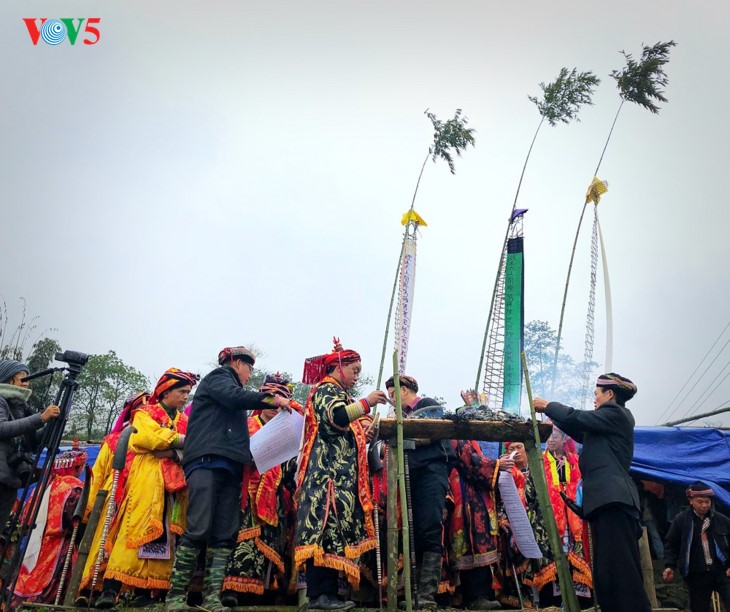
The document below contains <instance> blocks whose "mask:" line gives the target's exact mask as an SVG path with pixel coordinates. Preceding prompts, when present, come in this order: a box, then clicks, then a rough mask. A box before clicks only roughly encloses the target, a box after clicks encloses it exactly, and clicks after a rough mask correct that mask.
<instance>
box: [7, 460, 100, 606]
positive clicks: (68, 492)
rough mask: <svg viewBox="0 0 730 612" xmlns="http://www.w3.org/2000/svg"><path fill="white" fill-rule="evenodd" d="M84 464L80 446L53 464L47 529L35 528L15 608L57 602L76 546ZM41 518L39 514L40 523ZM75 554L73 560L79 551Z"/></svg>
mask: <svg viewBox="0 0 730 612" xmlns="http://www.w3.org/2000/svg"><path fill="white" fill-rule="evenodd" d="M85 465H86V452H84V451H82V450H80V449H79V448H78V447H76V448H74V449H73V450H70V451H66V452H64V453H62V454H61V455H59V456H58V457H57V458H56V460H55V461H54V465H53V480H52V481H51V484H50V486H49V487H48V489H47V491H46V495H47V496H48V499H47V500H46V499H44V500H43V501H42V502H41V508H42V511H41V512H43V511H44V510H45V509H46V508H47V514H46V517H45V526H44V527H43V529H42V531H40V530H39V529H34V530H33V532H32V533H31V536H30V540H29V543H28V546H27V549H26V554H25V559H24V561H23V566H22V567H21V569H20V574H19V575H18V582H17V584H16V585H15V593H14V595H15V598H14V604H13V609H15V608H16V607H20V606H21V605H22V603H24V602H25V603H47V604H52V603H53V602H54V601H55V599H56V594H57V593H58V587H59V586H60V580H61V574H62V572H63V566H64V563H65V561H66V555H67V553H68V549H69V546H73V545H74V543H73V542H71V536H72V534H73V514H74V511H75V510H76V504H77V503H78V501H79V497H80V496H81V490H82V489H83V486H84V483H82V482H81V481H80V480H79V476H80V475H81V473H82V472H83V471H84V466H85ZM44 497H45V496H44ZM41 517H42V515H41V514H39V517H38V518H39V520H42V518H41ZM39 527H40V525H39ZM72 555H73V556H72V561H73V560H75V558H76V551H73V552H72ZM69 571H70V570H69ZM69 578H70V574H68V575H67V576H66V583H65V584H64V585H63V589H62V591H61V597H63V594H64V592H65V588H67V587H68V580H69Z"/></svg>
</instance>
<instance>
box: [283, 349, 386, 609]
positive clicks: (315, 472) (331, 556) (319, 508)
mask: <svg viewBox="0 0 730 612" xmlns="http://www.w3.org/2000/svg"><path fill="white" fill-rule="evenodd" d="M361 370H362V365H361V363H360V355H359V354H358V353H357V352H355V351H352V350H343V349H342V347H341V345H340V344H339V341H338V340H336V339H335V350H334V351H333V352H332V353H330V354H329V355H323V356H320V357H315V358H312V359H309V360H307V362H306V363H305V373H304V383H305V384H311V383H315V386H314V387H313V388H312V390H311V392H310V394H309V398H308V399H307V403H306V405H305V407H304V419H305V422H304V447H303V449H302V453H301V459H300V464H299V472H298V474H297V493H296V500H297V503H298V509H297V524H296V531H295V536H294V546H295V548H294V564H295V566H296V567H297V568H300V567H301V566H303V565H305V564H306V576H307V594H308V596H309V599H310V603H309V609H310V610H347V609H349V608H352V607H354V605H355V604H354V603H353V602H351V601H341V600H340V599H338V597H337V594H338V572H340V571H341V572H344V574H345V576H346V577H347V580H348V581H349V582H350V584H351V585H352V586H353V588H357V587H358V586H359V583H360V567H359V560H360V557H361V556H362V555H363V553H365V552H367V551H368V550H372V549H374V548H375V546H376V541H375V529H374V525H373V502H372V497H371V495H370V485H369V482H368V462H367V449H366V446H367V443H368V433H367V426H368V424H369V421H370V419H369V417H368V418H364V417H366V415H369V414H370V411H371V410H372V409H373V408H374V407H375V406H377V405H378V404H383V403H385V402H386V397H385V393H383V392H382V391H379V390H376V391H372V392H371V393H370V394H369V395H368V396H367V397H365V398H363V399H360V400H353V399H352V398H351V397H350V395H349V394H348V390H349V389H350V388H352V387H353V386H354V385H355V384H356V383H357V381H358V378H359V377H360V372H361Z"/></svg>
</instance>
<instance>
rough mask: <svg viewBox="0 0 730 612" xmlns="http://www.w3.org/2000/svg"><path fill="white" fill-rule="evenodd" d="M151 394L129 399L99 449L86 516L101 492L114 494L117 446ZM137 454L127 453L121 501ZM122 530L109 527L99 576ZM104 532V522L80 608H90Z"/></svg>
mask: <svg viewBox="0 0 730 612" xmlns="http://www.w3.org/2000/svg"><path fill="white" fill-rule="evenodd" d="M149 399H150V393H149V392H148V391H140V392H139V393H135V394H134V395H132V396H130V397H128V398H127V399H126V400H125V402H124V406H123V407H122V411H121V413H120V414H119V416H118V417H117V420H116V423H115V424H114V426H113V427H112V430H111V432H110V433H109V435H107V436H106V437H105V438H104V441H103V442H102V444H101V446H100V447H99V454H98V455H97V456H96V461H94V467H93V469H92V478H91V486H90V488H89V501H88V504H87V507H86V517H87V519H85V520H88V515H89V514H90V513H91V509H92V507H93V506H94V501H95V500H96V496H97V494H98V493H99V491H111V485H112V480H113V478H114V469H113V468H112V462H113V460H114V453H115V452H116V450H117V443H118V442H119V437H120V436H121V434H122V430H123V429H124V428H125V427H126V426H127V425H128V424H130V423H131V422H132V420H133V419H134V415H135V413H136V412H137V410H139V408H141V407H142V406H145V405H147V403H149ZM134 456H135V455H134V453H133V452H131V451H127V457H126V462H125V469H124V471H123V472H122V474H120V480H119V482H118V484H117V491H119V494H118V495H117V498H118V499H117V501H119V499H121V497H122V492H123V491H124V488H125V484H126V477H127V475H128V474H129V468H130V467H131V465H132V460H133V459H134ZM109 502H110V498H109V496H107V499H106V502H105V504H104V507H103V509H102V513H101V516H103V517H105V516H106V513H107V507H108V505H109ZM118 529H119V521H118V520H117V521H113V522H112V523H111V524H110V525H109V531H108V533H107V539H106V544H105V549H106V551H105V554H104V555H103V557H102V560H101V564H100V565H99V576H103V575H104V573H105V571H106V561H107V559H108V558H109V555H110V554H111V549H112V545H113V543H114V541H115V539H116V533H117V531H118ZM103 530H104V522H103V521H101V522H100V523H99V524H98V525H97V528H96V531H95V532H94V538H93V540H92V541H91V548H90V549H89V556H88V557H87V560H86V566H85V567H84V572H83V574H82V576H81V588H80V593H79V597H78V598H77V599H76V607H79V608H86V607H88V605H89V589H90V588H91V582H92V579H93V574H94V566H95V565H96V562H97V560H98V558H99V545H100V544H101V536H102V532H103ZM107 587H108V589H107V590H109V591H115V592H116V586H115V585H114V584H113V583H107ZM97 589H98V591H101V590H102V583H97V584H96V585H95V589H94V590H95V592H97Z"/></svg>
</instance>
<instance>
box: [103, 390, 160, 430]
mask: <svg viewBox="0 0 730 612" xmlns="http://www.w3.org/2000/svg"><path fill="white" fill-rule="evenodd" d="M149 399H150V392H149V391H140V392H139V393H135V394H134V395H132V396H130V397H128V398H127V399H126V400H125V401H124V407H123V408H122V412H121V413H120V414H119V416H118V417H117V420H116V422H115V423H114V427H112V430H111V432H109V433H119V432H120V431H122V429H124V426H125V425H126V424H127V423H129V422H130V421H131V420H132V417H133V416H134V412H135V411H136V410H137V408H139V407H140V406H144V405H145V404H146V403H148V402H149Z"/></svg>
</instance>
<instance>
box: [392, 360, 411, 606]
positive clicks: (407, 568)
mask: <svg viewBox="0 0 730 612" xmlns="http://www.w3.org/2000/svg"><path fill="white" fill-rule="evenodd" d="M393 381H394V383H395V419H396V423H397V439H398V446H397V447H396V452H397V455H398V491H399V496H398V497H399V499H400V507H401V517H402V518H401V523H402V524H401V533H402V537H403V579H404V585H403V587H404V589H405V597H406V612H412V610H413V601H412V597H411V594H412V591H411V542H410V536H409V528H410V525H409V524H408V508H407V499H408V497H407V496H406V466H405V463H406V461H405V455H404V450H403V405H402V402H401V396H400V376H398V350H397V349H396V350H395V351H393Z"/></svg>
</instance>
